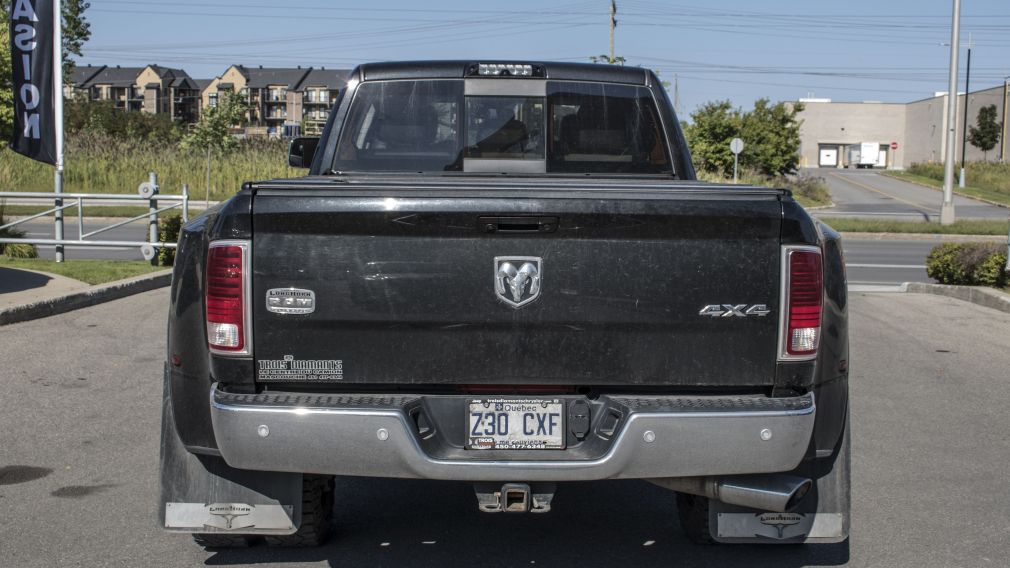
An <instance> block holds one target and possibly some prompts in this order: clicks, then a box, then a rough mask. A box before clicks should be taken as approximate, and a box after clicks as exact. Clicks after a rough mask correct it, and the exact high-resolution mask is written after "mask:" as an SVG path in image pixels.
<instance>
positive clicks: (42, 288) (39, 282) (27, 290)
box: [0, 268, 91, 311]
mask: <svg viewBox="0 0 1010 568" xmlns="http://www.w3.org/2000/svg"><path fill="white" fill-rule="evenodd" d="M90 287H91V285H90V284H87V283H85V282H81V281H80V280H74V279H73V278H67V277H66V276H57V275H56V274H48V273H45V272H35V271H33V270H22V269H20V268H17V269H15V268H0V311H2V310H5V309H7V308H12V307H14V306H22V305H26V304H34V303H36V302H40V301H43V300H46V299H49V298H56V297H60V296H66V295H67V294H70V293H72V292H78V291H80V290H85V289H87V288H90Z"/></svg>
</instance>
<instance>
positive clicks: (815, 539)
mask: <svg viewBox="0 0 1010 568" xmlns="http://www.w3.org/2000/svg"><path fill="white" fill-rule="evenodd" d="M850 445H851V442H850V440H849V424H848V417H847V416H846V424H845V431H844V435H843V436H842V437H841V439H840V440H839V444H838V449H837V450H836V451H835V453H834V455H833V456H831V457H828V458H821V459H815V460H811V461H810V462H809V463H804V464H802V465H801V466H800V467H799V468H798V469H796V470H795V475H802V476H805V477H809V478H811V479H814V480H815V483H814V486H813V488H811V490H810V493H809V494H807V496H806V497H804V498H803V500H802V501H800V504H799V506H797V507H796V509H795V510H794V511H791V512H789V513H772V512H764V511H757V510H754V509H747V508H744V507H737V506H734V505H727V504H725V503H721V502H718V501H715V500H712V501H710V503H709V527H710V528H709V530H710V531H711V534H712V538H713V539H715V540H716V541H717V542H725V543H765V544H792V543H803V542H808V543H824V544H829V543H836V542H843V541H845V539H847V538H848V537H849V509H850V505H849V501H850V497H849V493H850V491H849V487H850V482H849V467H850V461H849V460H850V458H849V455H850V454H849V449H850Z"/></svg>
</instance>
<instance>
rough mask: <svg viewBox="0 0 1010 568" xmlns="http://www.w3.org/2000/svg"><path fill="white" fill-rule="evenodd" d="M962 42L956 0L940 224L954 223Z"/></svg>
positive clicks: (951, 31) (958, 2) (958, 8)
mask: <svg viewBox="0 0 1010 568" xmlns="http://www.w3.org/2000/svg"><path fill="white" fill-rule="evenodd" d="M960 43H961V0H954V12H953V15H952V16H951V25H950V77H949V80H948V82H947V147H946V152H945V154H946V155H945V159H944V164H943V204H942V205H941V206H940V224H941V225H952V224H954V160H955V158H956V155H957V154H956V148H954V145H955V144H957V56H958V51H960Z"/></svg>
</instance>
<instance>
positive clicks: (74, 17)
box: [0, 0, 91, 140]
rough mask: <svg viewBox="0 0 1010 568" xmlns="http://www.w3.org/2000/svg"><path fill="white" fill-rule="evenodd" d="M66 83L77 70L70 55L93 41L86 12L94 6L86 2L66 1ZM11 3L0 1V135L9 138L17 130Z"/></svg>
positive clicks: (64, 17)
mask: <svg viewBox="0 0 1010 568" xmlns="http://www.w3.org/2000/svg"><path fill="white" fill-rule="evenodd" d="M62 6H63V10H62V11H63V81H64V82H65V83H66V82H68V81H69V80H70V74H71V73H73V71H74V61H73V60H72V59H71V58H70V56H71V55H77V56H79V55H81V48H83V47H84V43H85V42H87V41H88V40H89V39H91V24H90V23H88V21H87V19H85V17H84V12H85V10H87V9H88V8H90V7H91V4H90V3H89V2H86V1H84V0H63V3H62ZM10 13H11V0H0V14H2V15H3V18H4V23H3V24H0V29H2V31H0V136H2V137H3V138H4V139H5V140H6V139H9V138H10V135H11V129H12V128H13V127H14V93H13V85H12V79H13V78H12V76H11V74H12V71H11V46H10V27H9V26H8V25H7V22H8V21H10Z"/></svg>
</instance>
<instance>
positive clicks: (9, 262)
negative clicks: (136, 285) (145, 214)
mask: <svg viewBox="0 0 1010 568" xmlns="http://www.w3.org/2000/svg"><path fill="white" fill-rule="evenodd" d="M0 268H22V269H27V270H37V271H39V272H48V273H50V274H57V275H59V276H66V277H67V278H73V279H74V280H80V281H81V282H86V283H88V284H105V283H106V282H113V281H116V280H122V279H124V278H130V277H132V276H140V275H141V274H147V273H150V272H154V271H157V270H165V268H164V267H161V266H151V263H149V262H146V261H142V260H138V261H133V260H67V261H64V262H56V261H53V260H40V259H37V258H32V259H11V258H6V257H3V256H0Z"/></svg>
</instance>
